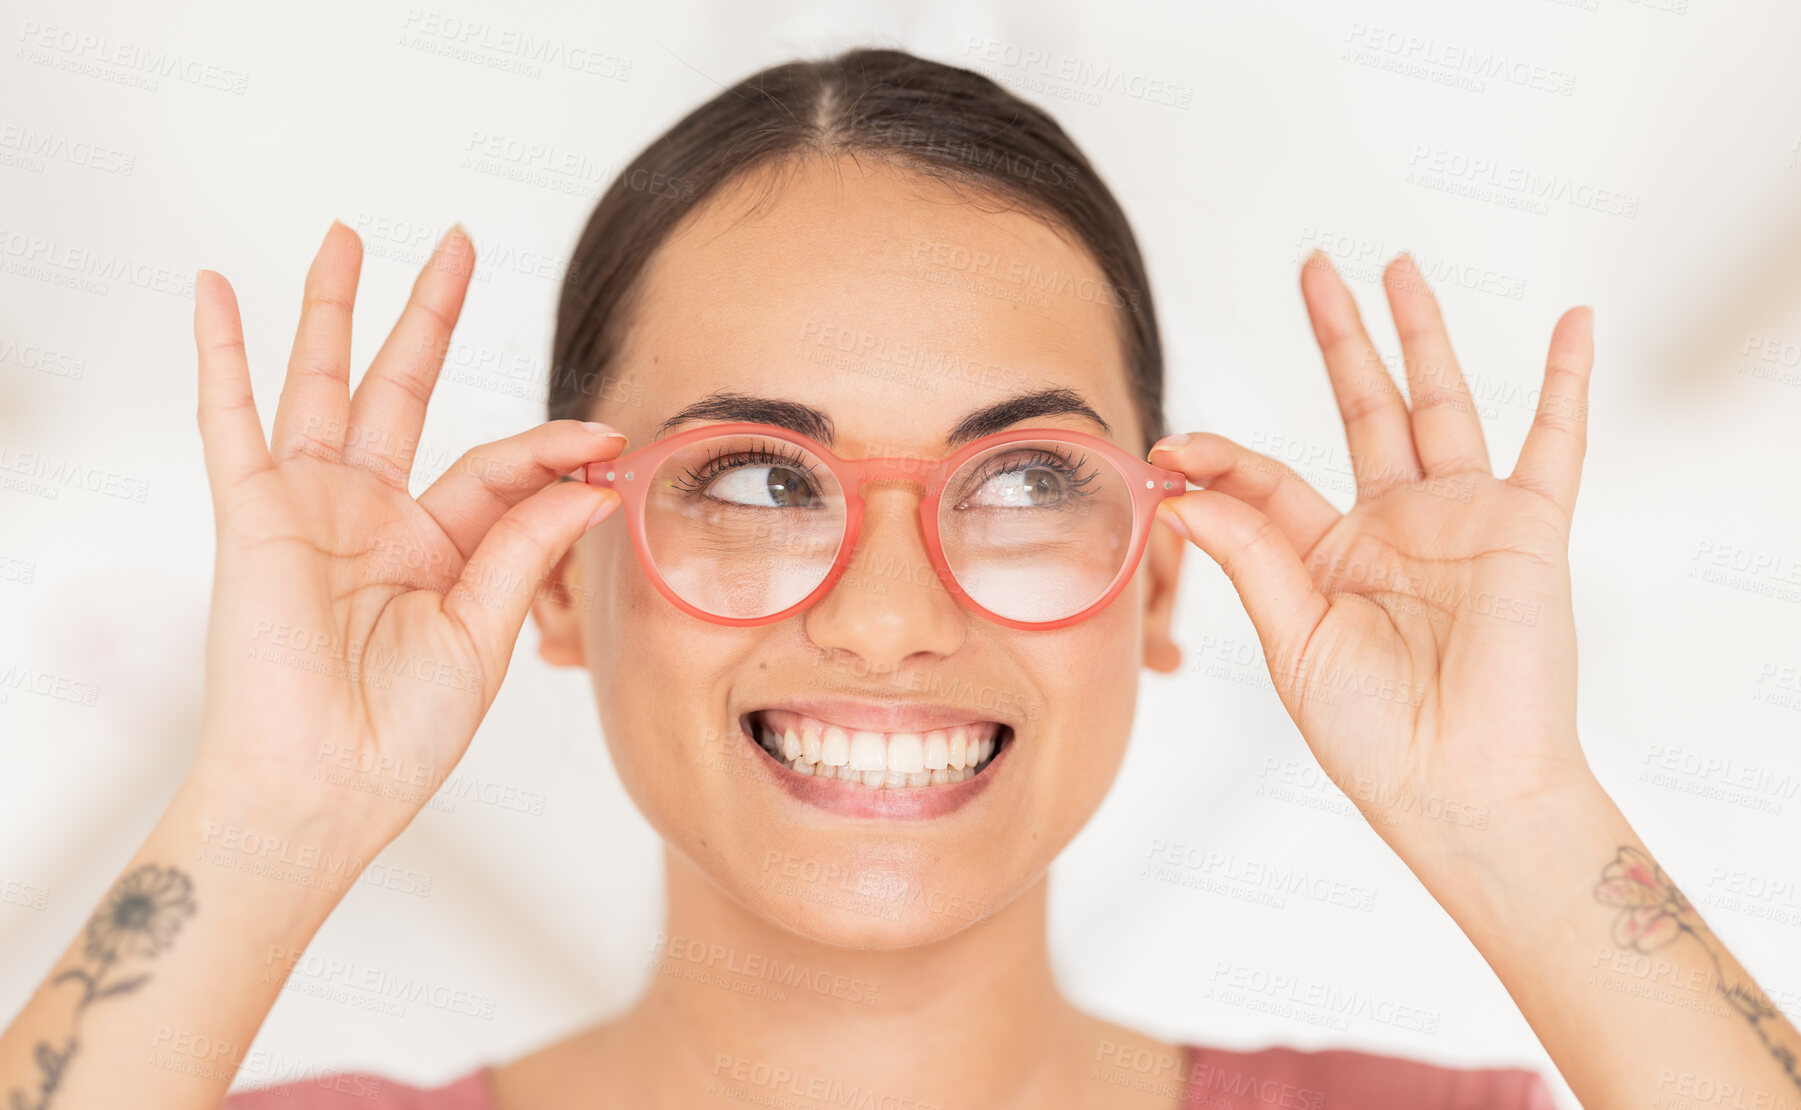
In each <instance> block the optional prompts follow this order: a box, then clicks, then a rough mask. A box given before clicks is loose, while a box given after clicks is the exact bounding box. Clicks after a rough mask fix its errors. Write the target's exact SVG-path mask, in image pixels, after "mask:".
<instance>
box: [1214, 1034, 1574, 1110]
mask: <svg viewBox="0 0 1801 1110" xmlns="http://www.w3.org/2000/svg"><path fill="white" fill-rule="evenodd" d="M1184 1050H1185V1052H1186V1053H1187V1063H1188V1068H1187V1071H1188V1074H1187V1076H1186V1081H1187V1085H1188V1096H1189V1097H1188V1101H1189V1104H1190V1105H1192V1106H1196V1107H1206V1108H1208V1110H1238V1108H1240V1107H1245V1108H1252V1107H1254V1108H1256V1110H1274V1108H1279V1110H1325V1108H1328V1107H1329V1108H1330V1110H1365V1108H1368V1110H1377V1108H1380V1110H1393V1108H1396V1107H1405V1106H1420V1107H1433V1108H1435V1110H1501V1108H1507V1110H1554V1108H1555V1106H1556V1103H1555V1102H1553V1101H1552V1098H1551V1089H1550V1087H1548V1086H1547V1085H1546V1084H1545V1081H1544V1078H1543V1077H1542V1076H1540V1075H1539V1074H1538V1073H1537V1072H1536V1071H1533V1070H1532V1069H1530V1068H1460V1067H1447V1066H1443V1065H1439V1064H1428V1063H1425V1062H1423V1061H1420V1060H1410V1059H1407V1058H1406V1057H1402V1056H1384V1055H1379V1054H1376V1053H1369V1052H1352V1051H1349V1050H1345V1049H1328V1050H1323V1051H1315V1052H1304V1051H1301V1050H1299V1049H1293V1048H1265V1049H1260V1050H1258V1051H1255V1052H1232V1051H1227V1050H1225V1049H1217V1048H1207V1047H1205V1046H1203V1045H1187V1046H1184Z"/></svg>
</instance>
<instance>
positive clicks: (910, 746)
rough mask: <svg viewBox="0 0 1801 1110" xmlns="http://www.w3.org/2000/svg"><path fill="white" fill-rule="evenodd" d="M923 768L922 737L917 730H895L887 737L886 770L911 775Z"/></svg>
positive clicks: (924, 762)
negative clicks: (895, 731)
mask: <svg viewBox="0 0 1801 1110" xmlns="http://www.w3.org/2000/svg"><path fill="white" fill-rule="evenodd" d="M925 769H926V745H925V738H924V737H922V736H920V735H919V733H917V732H897V733H895V734H894V735H892V736H890V737H889V738H888V770H890V771H893V772H896V773H898V774H902V775H911V774H913V773H915V772H917V771H923V770H925Z"/></svg>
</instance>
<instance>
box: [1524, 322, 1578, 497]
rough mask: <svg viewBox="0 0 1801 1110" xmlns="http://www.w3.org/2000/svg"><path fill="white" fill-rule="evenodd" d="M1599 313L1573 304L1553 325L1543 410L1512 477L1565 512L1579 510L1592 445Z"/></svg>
mask: <svg viewBox="0 0 1801 1110" xmlns="http://www.w3.org/2000/svg"><path fill="white" fill-rule="evenodd" d="M1594 329H1595V314H1594V309H1592V308H1588V307H1586V306H1584V307H1581V308H1572V309H1570V310H1569V311H1568V312H1566V313H1564V314H1563V318H1562V319H1560V320H1558V321H1557V326H1556V327H1555V328H1553V329H1552V331H1551V351H1550V354H1549V355H1547V356H1546V358H1545V383H1544V386H1543V388H1542V389H1540V390H1539V401H1538V412H1537V413H1536V414H1534V415H1533V417H1532V427H1531V429H1530V430H1528V431H1527V432H1526V442H1525V444H1524V445H1523V446H1522V447H1521V448H1520V460H1519V462H1517V463H1515V464H1514V467H1513V473H1512V474H1510V475H1508V476H1507V481H1508V482H1510V483H1511V484H1513V485H1516V486H1519V487H1521V488H1523V489H1529V490H1533V491H1535V492H1537V493H1541V494H1543V495H1544V496H1546V497H1548V498H1550V499H1551V501H1552V502H1554V503H1555V504H1556V505H1557V506H1558V508H1560V509H1562V510H1563V512H1564V515H1565V516H1569V515H1571V514H1573V513H1574V512H1575V510H1576V490H1577V487H1578V486H1580V485H1581V483H1582V456H1583V455H1584V454H1585V453H1586V452H1587V450H1588V379H1589V372H1590V371H1591V370H1593V369H1594V365H1595V333H1594Z"/></svg>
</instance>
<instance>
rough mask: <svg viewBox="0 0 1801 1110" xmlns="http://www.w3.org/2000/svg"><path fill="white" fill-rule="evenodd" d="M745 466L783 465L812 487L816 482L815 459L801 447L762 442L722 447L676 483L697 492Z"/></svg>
mask: <svg viewBox="0 0 1801 1110" xmlns="http://www.w3.org/2000/svg"><path fill="white" fill-rule="evenodd" d="M746 466H780V467H784V468H786V469H788V470H792V471H795V472H796V473H798V474H800V475H802V476H803V477H805V478H806V480H807V483H808V485H809V486H812V485H813V484H814V482H813V474H814V471H815V469H816V468H815V466H814V464H813V462H812V460H811V459H810V458H809V456H807V455H806V454H804V453H803V452H802V451H801V450H800V449H799V448H798V447H795V446H794V445H792V444H787V443H783V444H780V445H779V446H777V447H771V446H770V445H768V444H759V445H758V446H756V447H754V448H752V449H749V450H743V449H738V448H732V449H725V448H721V449H719V450H718V451H715V452H713V453H712V454H709V455H708V456H707V460H706V461H705V462H703V463H701V464H700V465H699V466H697V467H688V468H684V469H683V471H682V473H681V476H680V477H679V478H677V479H676V480H675V482H674V483H673V484H674V485H675V486H676V487H677V488H678V489H683V490H686V491H688V492H689V493H698V492H700V491H701V490H703V489H705V488H706V486H707V484H708V483H709V482H711V481H712V480H713V479H715V478H717V477H719V476H720V475H721V474H724V473H726V472H728V471H732V470H737V469H739V468H740V467H746Z"/></svg>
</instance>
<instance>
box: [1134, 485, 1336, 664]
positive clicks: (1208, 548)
mask: <svg viewBox="0 0 1801 1110" xmlns="http://www.w3.org/2000/svg"><path fill="white" fill-rule="evenodd" d="M1157 514H1158V517H1159V518H1160V519H1162V520H1163V522H1164V523H1165V524H1167V525H1170V526H1171V527H1175V528H1176V531H1178V532H1182V533H1185V534H1186V535H1187V536H1188V537H1189V538H1190V539H1191V540H1193V542H1194V544H1195V545H1196V546H1197V547H1199V548H1200V549H1201V550H1202V551H1205V552H1206V553H1207V554H1208V555H1209V556H1210V557H1211V558H1212V559H1213V561H1214V562H1216V563H1218V564H1219V565H1220V569H1222V570H1224V571H1225V572H1226V577H1227V578H1229V579H1231V580H1232V586H1233V588H1234V589H1236V590H1237V591H1238V597H1239V600H1240V601H1242V602H1244V609H1245V612H1246V613H1247V614H1249V615H1250V618H1251V624H1252V625H1253V626H1254V627H1255V628H1256V629H1257V638H1258V639H1259V640H1260V641H1262V643H1263V651H1264V655H1265V657H1266V658H1267V659H1268V660H1270V661H1272V662H1271V671H1272V673H1274V674H1277V675H1281V674H1285V673H1299V670H1300V666H1301V664H1302V663H1303V662H1304V661H1303V660H1301V659H1299V658H1297V656H1298V654H1299V652H1300V650H1301V648H1302V647H1303V646H1305V644H1306V643H1307V639H1308V636H1309V635H1311V633H1312V632H1313V630H1314V628H1315V627H1316V626H1318V624H1319V622H1320V621H1321V620H1323V619H1325V616H1326V612H1327V610H1329V609H1330V608H1331V603H1330V602H1328V601H1327V600H1326V597H1325V595H1324V594H1322V593H1320V592H1319V590H1318V588H1317V587H1315V586H1314V584H1313V577H1312V576H1311V575H1309V574H1308V573H1307V569H1306V568H1305V567H1303V566H1302V565H1301V560H1300V557H1299V556H1298V555H1296V554H1295V551H1294V548H1292V547H1290V546H1289V545H1288V540H1287V539H1286V538H1285V537H1284V536H1283V535H1282V531H1281V529H1279V528H1277V527H1276V525H1275V524H1274V523H1272V522H1271V521H1270V519H1269V518H1268V517H1266V516H1264V515H1263V514H1262V513H1260V512H1258V511H1257V510H1256V509H1254V508H1252V507H1251V506H1249V505H1247V504H1245V503H1244V502H1243V501H1240V500H1238V499H1237V498H1235V497H1231V496H1228V495H1226V494H1224V493H1220V492H1218V491H1216V490H1210V489H1209V490H1191V491H1189V492H1188V493H1185V494H1182V495H1181V496H1180V497H1171V498H1169V499H1168V500H1166V501H1164V502H1163V503H1162V504H1161V505H1159V506H1158V507H1157ZM1171 516H1174V517H1175V518H1176V520H1177V521H1179V522H1180V526H1179V527H1177V525H1176V524H1175V523H1173V522H1172V521H1171V520H1170V517H1171Z"/></svg>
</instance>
